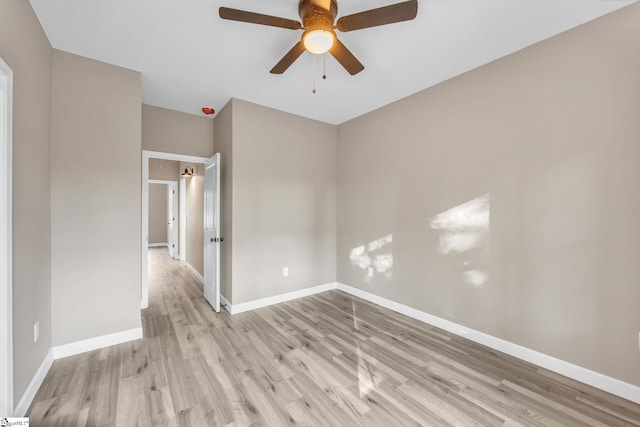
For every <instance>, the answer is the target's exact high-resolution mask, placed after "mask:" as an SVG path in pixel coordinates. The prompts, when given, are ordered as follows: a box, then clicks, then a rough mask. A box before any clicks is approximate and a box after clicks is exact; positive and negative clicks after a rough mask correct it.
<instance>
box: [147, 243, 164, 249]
mask: <svg viewBox="0 0 640 427" xmlns="http://www.w3.org/2000/svg"><path fill="white" fill-rule="evenodd" d="M163 246H165V247H167V248H168V247H169V244H168V243H149V247H150V248H161V247H163Z"/></svg>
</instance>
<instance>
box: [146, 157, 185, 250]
mask: <svg viewBox="0 0 640 427" xmlns="http://www.w3.org/2000/svg"><path fill="white" fill-rule="evenodd" d="M151 169H153V168H151ZM175 171H176V175H177V171H178V168H177V164H176V168H175ZM178 200H179V187H178V181H171V180H161V179H149V223H148V224H149V231H148V235H147V236H148V237H147V242H148V246H149V247H150V248H153V247H166V248H167V250H168V252H169V256H170V257H171V258H173V259H183V256H182V255H183V253H184V251H185V247H184V245H180V243H179V241H180V238H179V236H180V235H184V234H185V229H184V228H180V227H179V224H180V222H181V221H180V219H181V218H182V217H185V216H186V206H185V205H184V204H180V203H179V202H178Z"/></svg>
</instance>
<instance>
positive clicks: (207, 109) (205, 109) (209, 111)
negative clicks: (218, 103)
mask: <svg viewBox="0 0 640 427" xmlns="http://www.w3.org/2000/svg"><path fill="white" fill-rule="evenodd" d="M202 112H203V113H205V114H214V113H215V112H216V110H214V109H213V108H211V107H202Z"/></svg>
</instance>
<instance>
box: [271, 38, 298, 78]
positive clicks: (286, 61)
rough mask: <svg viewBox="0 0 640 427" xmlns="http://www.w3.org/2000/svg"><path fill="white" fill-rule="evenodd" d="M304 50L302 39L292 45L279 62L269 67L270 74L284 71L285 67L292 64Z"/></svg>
mask: <svg viewBox="0 0 640 427" xmlns="http://www.w3.org/2000/svg"><path fill="white" fill-rule="evenodd" d="M304 51H305V48H304V44H303V43H302V40H301V41H299V42H298V43H296V45H295V46H294V47H292V48H291V50H290V51H289V52H287V54H286V55H285V56H284V57H283V58H282V59H281V60H280V62H278V63H277V64H276V66H275V67H273V68H272V69H271V71H270V73H271V74H282V73H284V72H285V71H286V70H287V68H289V67H290V66H291V64H293V63H294V62H295V60H296V59H298V57H299V56H300V55H302V52H304Z"/></svg>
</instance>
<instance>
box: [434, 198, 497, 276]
mask: <svg viewBox="0 0 640 427" xmlns="http://www.w3.org/2000/svg"><path fill="white" fill-rule="evenodd" d="M490 204H491V203H490V198H489V194H485V195H483V196H480V197H476V198H475V199H471V200H469V201H467V202H464V203H462V204H459V205H457V206H454V207H453V208H451V209H447V210H446V211H444V212H441V213H439V214H438V215H436V216H434V217H433V218H432V219H431V221H430V227H431V229H433V230H436V231H438V243H439V245H438V252H440V253H442V254H443V255H450V256H454V255H455V256H457V259H458V261H459V262H460V269H461V270H462V271H461V273H460V274H461V277H462V280H463V281H464V282H465V283H467V284H469V285H471V286H473V287H474V288H481V287H482V286H484V284H485V283H486V282H487V280H488V279H489V275H488V274H487V273H485V272H484V271H482V270H480V269H478V268H474V265H473V264H474V263H473V259H474V258H477V256H479V255H485V253H483V252H484V250H485V249H486V247H487V244H488V242H489V227H490V222H491V221H490V220H491V209H490ZM454 259H455V258H454Z"/></svg>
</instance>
